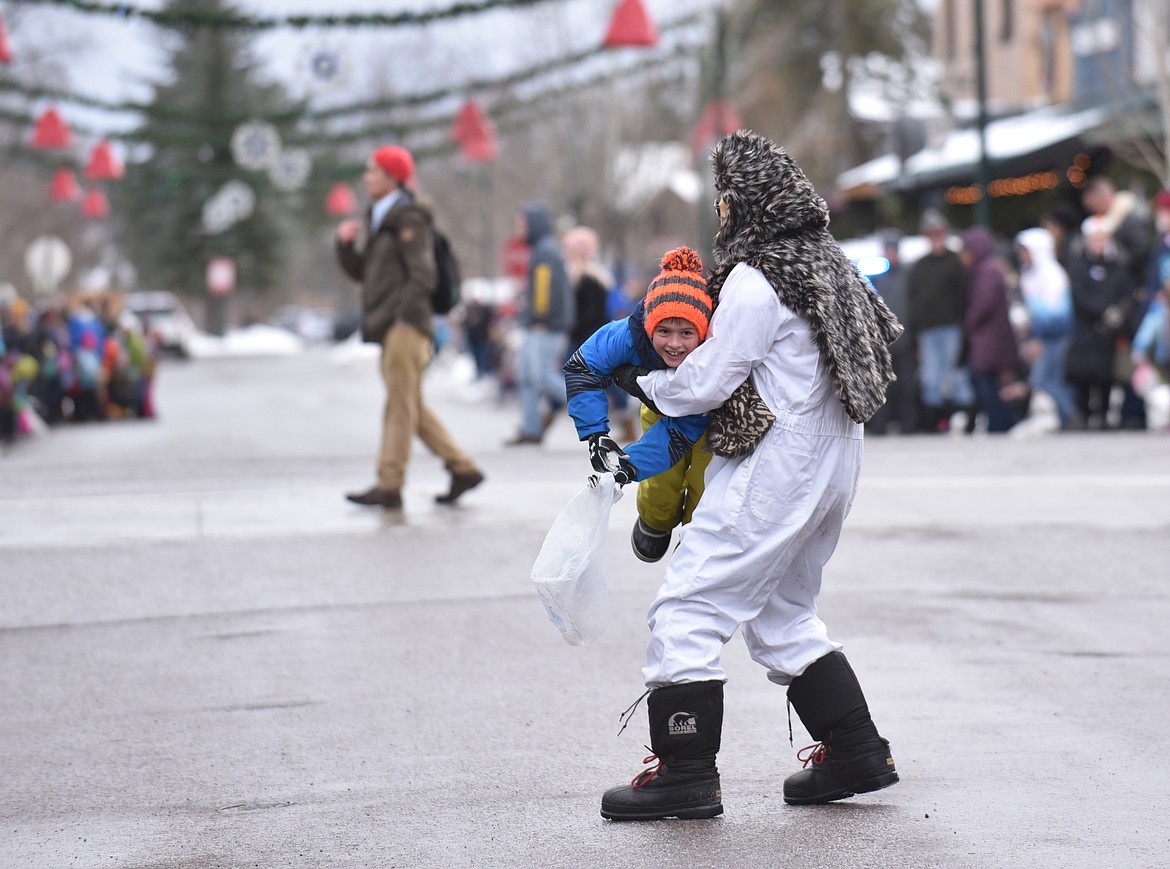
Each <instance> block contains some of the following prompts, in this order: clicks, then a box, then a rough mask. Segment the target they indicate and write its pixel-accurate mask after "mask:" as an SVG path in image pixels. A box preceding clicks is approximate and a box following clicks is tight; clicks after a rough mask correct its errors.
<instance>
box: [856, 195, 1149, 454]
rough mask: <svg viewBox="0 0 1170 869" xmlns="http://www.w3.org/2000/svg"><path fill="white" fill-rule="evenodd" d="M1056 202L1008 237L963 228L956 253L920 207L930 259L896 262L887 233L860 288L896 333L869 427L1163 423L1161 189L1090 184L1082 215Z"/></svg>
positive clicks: (1072, 427)
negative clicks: (897, 327) (1042, 419)
mask: <svg viewBox="0 0 1170 869" xmlns="http://www.w3.org/2000/svg"><path fill="white" fill-rule="evenodd" d="M1063 205H1064V206H1066V207H1059V206H1058V207H1055V208H1053V209H1052V210H1050V211H1049V212H1048V213H1046V214H1045V215H1044V217H1043V218H1042V219H1041V220H1040V221H1039V224H1040V225H1038V226H1035V227H1030V228H1028V229H1026V230H1024V231H1022V232H1020V233H1018V234H1016V235H1015V236H1014V238H1012V239H1010V241H1005V242H1001V241H1000V240H998V239H997V238H996V237H995V236H994V235H993V234H992V233H991V232H990V231H989V230H988V229H987V228H986V227H983V226H973V227H970V228H968V229H966V230H964V231H963V232H961V233H959V234H958V236H957V240H958V244H957V245H954V244H953V240H954V239H956V235H955V233H954V232H953V231H952V228H951V227H950V225H949V224H948V222H947V221H946V219H945V218H944V217H943V215H942V214H941V213H940V212H938V211H936V210H933V209H930V210H927V211H926V212H925V213H924V214H923V216H922V219H921V223H920V227H919V228H920V231H921V233H922V234H923V235H924V236H925V237H926V238H927V239H928V240H929V243H930V249H929V251H928V252H927V253H926V254H925V255H924V256H922V257H921V258H920V259H918V260H916V261H915V262H913V263H911V264H909V265H903V263H901V262H900V261H899V256H898V253H899V244H898V238H897V237H896V236H893V235H891V236H889V237H888V239H887V243H886V258H887V260H888V261H889V264H890V268H889V269H888V271H886V272H884V273H883V274H880V275H877V276H875V277H874V278H873V285H874V287H875V289H877V291H878V292H879V293H880V294H881V295H882V297H883V298H884V299H885V300H886V302H887V303H888V304H889V305H890V307H891V308H892V309H893V310H894V311H895V313H897V315H898V317H899V319H900V321H901V322H902V323H903V325H904V326H905V327H906V333H905V334H904V335H903V336H902V337H901V338H900V339H899V341H898V342H897V343H896V344H895V345H894V346H893V348H892V352H893V356H894V364H895V370H896V372H897V375H898V380H897V381H896V382H895V383H894V384H893V385H892V386H891V388H890V392H889V396H888V398H889V400H888V402H887V404H886V405H885V407H883V408H882V409H881V410H880V411H879V413H878V414H877V415H876V416H875V417H874V419H872V420H871V421H870V423H869V425H868V430H869V431H871V432H873V433H877V434H885V433H887V432H894V431H897V432H902V433H910V432H925V433H933V432H945V431H951V430H964V431H971V430H974V428H975V427H976V426H977V425H979V426H983V427H985V429H986V431H988V432H1006V431H1010V430H1013V429H1014V428H1015V427H1016V426H1018V425H1022V424H1030V423H1032V422H1035V421H1036V419H1037V414H1038V411H1037V409H1038V408H1051V410H1050V411H1049V412H1047V413H1045V414H1044V415H1045V416H1046V417H1047V418H1048V419H1050V420H1051V422H1052V424H1051V426H1050V428H1053V429H1057V428H1058V429H1059V430H1063V431H1083V430H1095V431H1100V430H1109V429H1145V428H1155V429H1165V428H1167V427H1170V386H1168V385H1167V384H1168V382H1170V331H1168V328H1167V315H1166V310H1167V302H1168V299H1170V190H1163V191H1161V192H1159V193H1158V194H1157V195H1156V196H1155V197H1154V199H1153V201H1152V202H1150V203H1146V202H1143V201H1141V200H1140V199H1139V198H1138V197H1136V196H1135V195H1134V194H1133V193H1130V192H1129V191H1120V190H1118V189H1117V188H1116V186H1115V185H1114V183H1113V182H1112V181H1111V180H1110V179H1108V178H1107V177H1104V176H1096V177H1094V178H1092V179H1090V181H1089V182H1088V183H1087V184H1086V186H1085V188H1084V190H1083V194H1082V205H1083V209H1077V208H1076V207H1074V206H1073V205H1072V203H1063ZM956 248H957V249H956ZM1038 396H1044V397H1045V398H1038Z"/></svg>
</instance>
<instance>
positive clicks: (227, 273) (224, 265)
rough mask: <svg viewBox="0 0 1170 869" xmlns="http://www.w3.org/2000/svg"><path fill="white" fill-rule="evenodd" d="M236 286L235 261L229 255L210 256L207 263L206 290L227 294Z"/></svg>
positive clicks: (211, 292) (219, 294)
mask: <svg viewBox="0 0 1170 869" xmlns="http://www.w3.org/2000/svg"><path fill="white" fill-rule="evenodd" d="M235 288H236V261H235V260H234V259H232V258H231V257H226V256H217V257H212V258H211V260H210V261H208V263H207V292H208V293H210V294H211V295H213V296H227V295H230V294H231V292H232V290H234V289H235Z"/></svg>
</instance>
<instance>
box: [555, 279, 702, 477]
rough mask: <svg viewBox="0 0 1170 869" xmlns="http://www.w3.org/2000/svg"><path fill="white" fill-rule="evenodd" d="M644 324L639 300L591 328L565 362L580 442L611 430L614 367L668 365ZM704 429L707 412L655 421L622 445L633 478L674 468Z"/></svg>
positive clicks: (574, 421)
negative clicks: (626, 310) (623, 313)
mask: <svg viewBox="0 0 1170 869" xmlns="http://www.w3.org/2000/svg"><path fill="white" fill-rule="evenodd" d="M645 323H646V319H645V310H644V305H643V303H642V302H639V303H638V306H637V307H636V308H635V309H634V312H633V313H632V314H631V315H630V316H629V317H626V318H624V319H621V320H614V321H613V322H612V323H606V324H605V325H604V326H602V327H601V328H600V329H598V330H597V331H596V332H594V333H593V334H592V335H591V336H590V337H589V338H588V339H587V340H586V341H585V343H584V344H582V345H581V347H580V348H579V349H578V350H577V352H575V353H574V354H573V355H572V356H571V357H569V361H568V362H566V363H565V386H566V387H567V390H568V395H569V415H570V416H571V417H572V418H573V423H574V424H575V425H576V426H577V436H578V437H579V438H580V439H581V440H585V439H586V438H588V437H589V435H591V434H606V433H608V432H609V399H608V397H607V396H606V394H605V390H606V388H607V387H609V386H610V385H612V384H613V376H612V375H613V371H614V369H615V368H617V367H618V366H619V365H625V364H630V365H639V366H643V367H645V368H651V369H656V368H666V367H667V365H666V363H665V362H663V361H662V357H661V356H659V355H658V353H657V352H655V350H654V345H653V344H651V343H650V337H649V336H648V335H647V334H646V328H645ZM706 430H707V415H706V414H705V413H704V414H693V415H691V416H680V417H663V418H662V419H660V420H658V422H656V423H654V425H652V426H650V428H649V429H647V430H646V432H645V433H644V434H643V435H642V437H641V439H640V440H639V441H638V442H637V443H634V444H630V445H629V446H627V447H626V453H627V455H629V457H630V464H631V465H633V467H634V479H635V480H647V479H649V478H650V477H654V476H657V475H658V474H661V473H662V472H663V471H666V470H669V469H670V468H672V467H674V465H676V464H677V463H678V461H679V460H680V459H681V458H682V457H683V456H685V455H686V454H687V453H688V452H689V451H690V449H691V448H692V447H693V446H694V445H695V442H696V441H697V440H698V439H699V438H700V437H702V436H703V433H704V432H705V431H706Z"/></svg>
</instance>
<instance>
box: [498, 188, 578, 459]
mask: <svg viewBox="0 0 1170 869" xmlns="http://www.w3.org/2000/svg"><path fill="white" fill-rule="evenodd" d="M516 229H517V232H518V234H520V235H521V236H523V238H524V240H525V241H526V242H527V243H528V246H529V249H530V250H531V251H532V255H531V258H530V260H529V263H528V280H527V283H526V284H525V288H524V300H523V305H522V307H521V309H520V316H519V323H520V327H521V328H522V329H523V331H524V337H523V339H522V343H521V345H520V358H519V360H518V361H517V372H516V376H517V385H518V387H519V390H520V414H521V415H520V431H519V433H518V434H517V435H516V436H515V437H514V438H512V439H511V440H509V441H507V442H506V445H507V446H519V445H521V444H539V443H540V442H541V440H543V439H544V433H545V431H546V430H547V429H548V427H549V426H550V425H551V424H552V422H553V420H554V419H556V417H557V413H558V411H561V410H563V409H564V407H565V404H566V402H567V398H566V395H565V375H564V373H563V372H562V371H561V366H562V365H564V363H565V356H566V351H567V350H568V347H569V333H570V332H571V331H572V329H573V321H574V319H575V318H576V310H577V304H576V301H575V300H574V298H573V287H572V285H571V284H570V283H569V275H568V272H567V270H566V269H565V259H564V256H563V255H562V253H561V246H560V244H559V243H558V242H557V237H556V235H555V234H554V233H553V225H552V220H551V218H549V216H548V212H547V211H545V210H544V209H543V208H541V207H540V206H537V205H528V206H525V208H524V209H523V210H522V211H521V212H520V213H519V214H518V215H517V217H516ZM542 400H543V401H544V402H545V403H546V405H547V406H546V407H545V408H544V411H543V413H542V412H541V402H542Z"/></svg>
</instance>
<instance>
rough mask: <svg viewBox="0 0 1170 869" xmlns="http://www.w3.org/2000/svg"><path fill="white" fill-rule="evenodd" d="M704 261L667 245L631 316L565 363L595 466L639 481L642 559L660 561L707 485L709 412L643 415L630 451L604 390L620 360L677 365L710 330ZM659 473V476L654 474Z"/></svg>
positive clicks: (638, 550) (637, 550)
mask: <svg viewBox="0 0 1170 869" xmlns="http://www.w3.org/2000/svg"><path fill="white" fill-rule="evenodd" d="M702 273H703V262H702V260H700V259H699V255H698V254H697V253H695V252H694V251H693V250H691V249H690V248H688V247H679V248H675V249H674V250H671V251H668V252H667V253H666V255H665V256H664V257H663V258H662V271H661V272H659V274H658V276H657V277H656V278H655V279H654V280H653V282H651V284H650V288H649V290H648V291H647V292H646V296H645V298H643V299H642V301H640V302H639V303H638V305H637V306H636V307H635V308H634V310H633V312H632V313H631V314H630V316H628V317H625V318H623V319H621V320H614V321H613V322H610V323H607V324H606V325H604V326H602V327H601V328H600V329H598V330H597V331H596V332H594V333H593V334H592V335H591V336H590V337H589V338H588V339H587V340H586V341H585V343H583V344H582V345H581V347H580V348H578V350H577V351H576V352H575V353H573V355H572V356H571V357H570V358H569V361H568V362H567V363H566V364H565V385H566V391H567V394H568V410H569V415H570V416H571V417H572V418H573V422H574V424H575V425H576V427H577V435H578V437H579V438H580V439H581V440H582V441H588V442H589V458H590V461H591V463H592V465H593V468H594V470H596V471H599V472H607V471H608V472H613V473H614V475H615V477H616V478H617V481H618V482H619V483H622V484H624V483H629V482H634V481H637V482H639V484H640V485H639V486H638V520H637V522H636V523H635V524H634V529H633V532H632V534H631V543H632V545H633V549H634V554H635V555H636V556H637V557H638V558H640V559H641V560H642V561H648V562H653V561H658V560H659V559H661V558H662V556H663V555H665V554H666V550H667V549H668V548H669V546H670V537H671V532H672V530H673V529H674V527H675V526H676V525H678V524H679V523H680V522H685V521H686V520H687V519H688V518H689V517H690V514H691V513H692V512H693V511H694V507H695V504H696V503H698V500H699V498H700V497H701V495H702V491H703V471H704V470H705V468H706V466H707V463H708V462H709V461H710V457H711V456H710V453H709V452H708V451H707V449H706V442H705V436H706V429H707V415H706V414H693V415H690V416H682V417H665V416H661V415H659V414H658V413H657V412H656V411H655V410H654V409H653V408H646V409H644V410H643V414H642V427H643V432H642V437H641V438H640V439H639V440H638V441H637V442H636V443H633V444H630V445H629V446H627V447H626V448H625V449H624V450H623V449H622V447H621V446H620V445H619V444H618V443H617V441H615V440H614V439H613V438H612V437H610V434H609V417H608V412H609V402H608V399H607V397H606V394H605V390H606V388H607V387H608V386H610V385H611V384H612V383H613V382H614V381H613V372H614V369H616V368H617V367H618V366H620V365H634V366H638V367H640V368H644V369H651V370H653V369H665V368H677V367H678V366H679V365H680V364H681V363H682V361H683V360H684V359H686V357H687V356H688V355H689V354H690V352H691V351H692V350H694V349H695V348H696V347H698V346H699V344H700V343H701V342H702V341H703V339H704V338H706V336H707V324H708V322H709V321H710V319H711V310H712V301H711V296H710V294H709V293H708V292H707V284H706V282H705V281H704V280H703V274H702ZM651 478H655V479H651Z"/></svg>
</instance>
